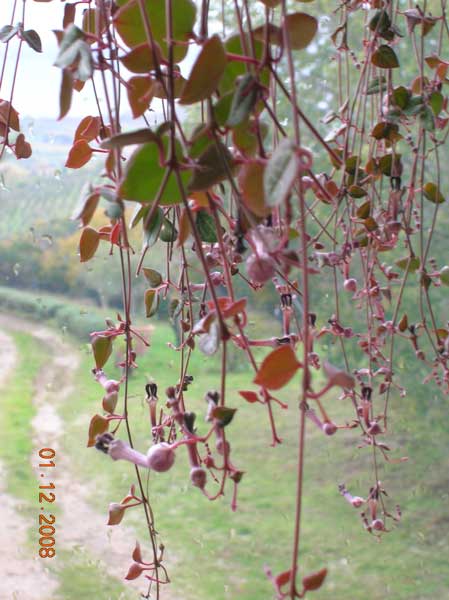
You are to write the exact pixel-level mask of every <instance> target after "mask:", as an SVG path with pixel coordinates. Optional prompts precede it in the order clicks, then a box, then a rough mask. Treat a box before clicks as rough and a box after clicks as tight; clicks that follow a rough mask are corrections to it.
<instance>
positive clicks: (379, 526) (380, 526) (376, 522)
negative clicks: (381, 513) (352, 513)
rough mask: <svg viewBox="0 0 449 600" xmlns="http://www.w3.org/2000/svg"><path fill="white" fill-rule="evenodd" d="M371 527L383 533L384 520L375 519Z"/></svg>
mask: <svg viewBox="0 0 449 600" xmlns="http://www.w3.org/2000/svg"><path fill="white" fill-rule="evenodd" d="M371 527H372V528H373V529H375V530H376V531H383V530H384V529H385V525H384V522H383V521H382V519H374V521H373V522H372V523H371Z"/></svg>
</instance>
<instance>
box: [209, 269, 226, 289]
mask: <svg viewBox="0 0 449 600" xmlns="http://www.w3.org/2000/svg"><path fill="white" fill-rule="evenodd" d="M210 280H211V281H212V285H214V286H215V287H217V286H219V285H222V284H223V275H222V274H221V273H220V272H219V271H213V272H212V273H211V274H210Z"/></svg>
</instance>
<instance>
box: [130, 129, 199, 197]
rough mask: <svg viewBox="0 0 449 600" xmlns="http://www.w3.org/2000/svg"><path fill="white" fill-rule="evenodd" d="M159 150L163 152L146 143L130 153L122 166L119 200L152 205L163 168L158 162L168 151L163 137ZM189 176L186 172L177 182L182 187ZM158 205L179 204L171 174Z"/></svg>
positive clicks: (183, 172) (173, 178)
mask: <svg viewBox="0 0 449 600" xmlns="http://www.w3.org/2000/svg"><path fill="white" fill-rule="evenodd" d="M178 144H179V142H178ZM161 146H163V148H160V147H159V144H156V143H148V144H143V145H142V146H139V147H138V148H137V149H136V150H135V151H134V153H133V154H132V155H131V157H130V158H129V159H128V161H127V163H126V168H125V172H124V174H123V179H122V182H121V185H120V188H119V190H120V191H119V193H120V196H121V197H122V198H125V199H126V200H134V201H136V202H153V201H154V200H155V199H156V197H157V195H158V192H159V188H160V187H161V184H162V182H163V179H164V175H165V170H166V168H167V167H165V165H162V164H161V159H163V157H164V155H165V154H166V152H167V150H168V139H167V138H166V137H164V138H163V139H162V143H161ZM161 150H163V152H164V153H162V152H161ZM189 176H190V173H189V171H182V172H181V179H182V180H183V181H184V184H186V182H187V180H188V179H189ZM159 202H160V204H162V205H165V204H178V203H179V202H182V194H181V192H180V191H179V187H178V182H177V180H176V176H175V174H174V173H171V175H170V177H169V178H168V181H167V182H166V184H165V188H164V191H163V192H162V195H161V196H160V200H159Z"/></svg>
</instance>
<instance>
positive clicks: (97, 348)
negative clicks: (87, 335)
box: [92, 335, 112, 369]
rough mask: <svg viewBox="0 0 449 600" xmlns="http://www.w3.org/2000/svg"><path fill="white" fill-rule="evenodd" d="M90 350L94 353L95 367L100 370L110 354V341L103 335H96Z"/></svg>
mask: <svg viewBox="0 0 449 600" xmlns="http://www.w3.org/2000/svg"><path fill="white" fill-rule="evenodd" d="M92 350H93V353H94V359H95V366H96V367H97V369H102V368H103V367H104V365H105V364H106V363H107V362H108V359H109V357H110V356H111V353H112V340H111V338H110V337H107V336H104V335H97V336H95V337H94V339H93V340H92Z"/></svg>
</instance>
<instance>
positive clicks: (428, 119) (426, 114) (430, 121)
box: [419, 106, 435, 131]
mask: <svg viewBox="0 0 449 600" xmlns="http://www.w3.org/2000/svg"><path fill="white" fill-rule="evenodd" d="M419 120H420V121H421V125H422V126H423V128H424V129H425V130H426V131H435V119H434V117H433V112H432V109H431V108H430V107H429V106H424V108H423V110H422V111H421V113H420V114H419Z"/></svg>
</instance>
